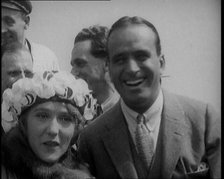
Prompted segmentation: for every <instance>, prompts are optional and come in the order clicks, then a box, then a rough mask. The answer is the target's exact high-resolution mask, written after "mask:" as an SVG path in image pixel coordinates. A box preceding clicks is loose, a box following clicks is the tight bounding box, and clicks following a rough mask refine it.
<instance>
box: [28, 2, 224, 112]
mask: <svg viewBox="0 0 224 179" xmlns="http://www.w3.org/2000/svg"><path fill="white" fill-rule="evenodd" d="M32 4H33V12H32V14H31V23H30V28H29V30H28V31H27V33H28V37H29V38H30V39H32V41H35V42H38V43H42V44H45V45H46V46H48V47H49V48H51V49H52V50H53V51H54V52H55V53H56V55H57V56H58V58H59V64H60V66H61V69H63V70H67V71H70V70H71V66H70V58H71V50H72V47H73V41H74V37H75V35H76V34H77V33H78V32H79V31H80V30H81V29H82V28H84V27H88V26H90V25H94V24H101V25H106V26H109V27H110V26H111V25H112V24H113V23H114V22H115V21H116V20H118V18H120V17H122V16H125V15H129V16H135V15H137V16H142V17H144V18H146V19H147V20H149V21H151V22H152V23H153V24H154V25H155V26H156V28H157V29H158V31H159V34H160V37H161V40H162V49H163V52H164V54H165V58H166V71H165V75H169V76H170V77H168V78H164V79H163V86H164V88H166V89H168V90H170V91H173V92H175V93H178V94H183V95H186V96H189V97H193V98H196V99H199V100H202V101H205V102H210V103H212V104H213V105H214V106H215V107H216V108H217V110H220V109H221V0H111V1H33V2H32Z"/></svg>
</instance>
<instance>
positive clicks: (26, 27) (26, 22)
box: [24, 16, 30, 30]
mask: <svg viewBox="0 0 224 179" xmlns="http://www.w3.org/2000/svg"><path fill="white" fill-rule="evenodd" d="M24 21H25V29H26V30H27V29H28V27H29V25H30V16H25V19H24Z"/></svg>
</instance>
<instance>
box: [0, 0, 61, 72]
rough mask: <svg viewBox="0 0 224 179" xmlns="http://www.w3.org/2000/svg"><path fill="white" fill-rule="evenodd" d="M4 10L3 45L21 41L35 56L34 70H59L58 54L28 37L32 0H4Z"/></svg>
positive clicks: (2, 5)
mask: <svg viewBox="0 0 224 179" xmlns="http://www.w3.org/2000/svg"><path fill="white" fill-rule="evenodd" d="M1 10H2V13H1V15H2V27H1V28H2V39H1V46H3V45H6V44H8V43H12V42H14V41H19V42H20V43H21V44H23V45H25V46H26V47H27V49H29V51H30V53H31V54H32V56H33V70H34V72H36V71H46V70H47V71H52V70H54V71H58V70H59V65H58V61H57V57H56V55H55V54H54V53H53V52H52V51H51V50H50V49H48V48H47V47H45V46H43V45H40V44H36V43H33V42H31V41H30V40H28V39H27V38H26V30H27V29H28V27H29V23H30V16H29V14H30V13H31V11H32V4H31V2H30V0H24V1H20V0H3V1H1Z"/></svg>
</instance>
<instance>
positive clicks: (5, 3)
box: [1, 2, 22, 11]
mask: <svg viewBox="0 0 224 179" xmlns="http://www.w3.org/2000/svg"><path fill="white" fill-rule="evenodd" d="M1 6H2V7H4V8H8V9H13V10H17V11H22V10H21V9H20V8H19V7H18V6H16V5H14V4H12V3H7V2H2V3H1Z"/></svg>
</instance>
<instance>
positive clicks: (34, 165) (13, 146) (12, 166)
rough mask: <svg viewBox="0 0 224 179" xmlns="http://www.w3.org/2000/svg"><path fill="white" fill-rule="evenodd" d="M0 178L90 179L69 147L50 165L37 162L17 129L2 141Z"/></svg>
mask: <svg viewBox="0 0 224 179" xmlns="http://www.w3.org/2000/svg"><path fill="white" fill-rule="evenodd" d="M1 149H2V150H1V158H2V159H1V165H2V166H1V178H3V179H5V178H6V179H26V178H27V179H31V178H32V179H84V178H91V176H90V175H89V172H88V169H87V167H86V166H84V165H82V164H81V163H80V160H79V159H78V157H77V155H76V152H75V151H74V149H72V148H71V147H70V148H69V150H68V151H67V152H66V153H65V154H64V155H63V156H62V157H61V158H60V160H59V161H58V162H57V163H55V164H52V165H49V164H47V163H44V162H43V161H41V160H39V159H38V158H37V157H36V155H35V154H34V153H33V152H32V150H31V148H30V147H29V145H28V142H27V139H26V137H25V136H24V135H23V133H22V132H21V130H20V129H19V128H17V127H16V128H14V129H12V130H11V131H10V132H8V133H7V134H5V136H4V137H3V139H2V146H1Z"/></svg>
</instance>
